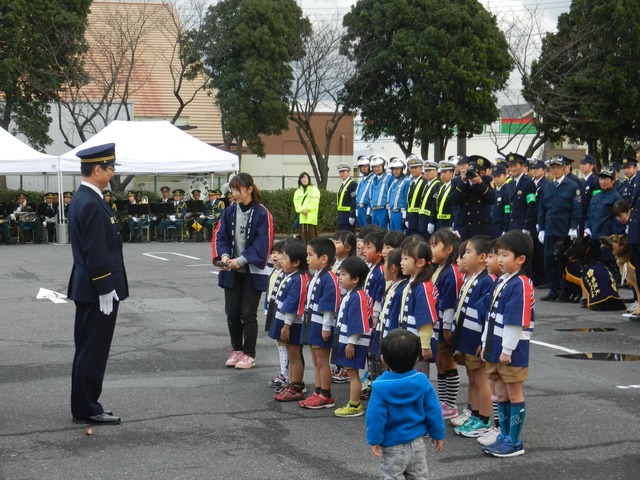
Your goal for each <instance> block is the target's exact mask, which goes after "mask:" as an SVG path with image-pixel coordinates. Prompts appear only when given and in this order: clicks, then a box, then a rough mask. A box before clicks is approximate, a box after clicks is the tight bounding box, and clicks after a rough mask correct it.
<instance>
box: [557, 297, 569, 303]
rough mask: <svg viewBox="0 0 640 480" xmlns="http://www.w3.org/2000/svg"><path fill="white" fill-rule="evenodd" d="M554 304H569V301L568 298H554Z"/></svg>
mask: <svg viewBox="0 0 640 480" xmlns="http://www.w3.org/2000/svg"><path fill="white" fill-rule="evenodd" d="M556 302H558V303H571V299H570V298H569V297H558V298H556Z"/></svg>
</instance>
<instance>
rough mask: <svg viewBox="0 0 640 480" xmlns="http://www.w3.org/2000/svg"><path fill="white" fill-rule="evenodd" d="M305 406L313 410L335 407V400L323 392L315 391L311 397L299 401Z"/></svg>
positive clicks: (299, 403)
mask: <svg viewBox="0 0 640 480" xmlns="http://www.w3.org/2000/svg"><path fill="white" fill-rule="evenodd" d="M298 405H300V406H301V407H303V408H309V409H311V410H319V409H321V408H333V406H334V405H335V400H334V399H333V397H325V396H324V395H322V394H321V393H315V392H314V394H313V395H311V396H310V397H309V398H306V399H304V400H300V401H299V402H298Z"/></svg>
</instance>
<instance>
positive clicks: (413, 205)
mask: <svg viewBox="0 0 640 480" xmlns="http://www.w3.org/2000/svg"><path fill="white" fill-rule="evenodd" d="M423 183H424V178H422V177H420V178H419V179H418V181H417V182H415V190H414V191H413V195H411V200H409V199H408V198H407V212H409V213H419V212H420V207H419V206H418V194H419V193H420V189H421V188H422V184H423ZM412 185H414V183H413V180H411V185H409V190H411V186H412Z"/></svg>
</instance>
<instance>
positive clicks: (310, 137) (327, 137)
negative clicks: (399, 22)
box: [289, 16, 353, 188]
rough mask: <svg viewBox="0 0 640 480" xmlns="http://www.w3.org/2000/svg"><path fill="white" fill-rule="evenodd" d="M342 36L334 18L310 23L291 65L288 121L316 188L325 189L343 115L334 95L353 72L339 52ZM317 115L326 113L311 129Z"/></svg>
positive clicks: (350, 65)
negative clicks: (302, 53) (301, 54)
mask: <svg viewBox="0 0 640 480" xmlns="http://www.w3.org/2000/svg"><path fill="white" fill-rule="evenodd" d="M343 33H344V29H343V28H342V26H341V24H340V21H339V18H338V17H337V16H336V17H334V18H333V19H331V20H318V21H316V22H314V24H313V32H312V34H311V35H309V37H308V38H306V42H305V47H304V48H305V52H306V55H305V56H304V58H302V59H301V60H300V61H298V62H295V64H294V75H295V81H294V84H293V86H292V93H291V110H290V112H289V120H291V121H292V122H293V123H294V124H295V128H296V133H297V134H298V138H299V139H300V142H301V143H302V146H303V148H304V150H305V152H306V153H307V157H308V158H309V163H310V165H311V168H312V170H313V174H314V176H315V178H316V182H317V183H318V186H319V187H320V188H326V186H327V179H328V175H329V156H330V151H331V142H332V140H333V135H334V134H335V132H336V129H337V128H338V124H339V123H340V121H341V120H342V119H343V118H344V116H345V113H343V112H342V105H341V102H340V101H339V99H338V94H339V92H340V90H341V89H342V87H343V86H344V82H345V80H346V79H347V78H349V77H350V76H351V75H352V73H353V65H352V63H351V62H350V61H349V60H347V58H346V57H344V56H342V55H340V53H339V48H340V41H341V39H342V36H343ZM320 112H322V113H327V114H328V118H327V119H326V120H323V121H324V128H323V129H322V130H320V129H318V128H314V124H315V123H316V122H314V121H313V120H314V118H315V115H316V114H317V113H320ZM316 121H317V118H316Z"/></svg>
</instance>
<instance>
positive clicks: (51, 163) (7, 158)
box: [0, 128, 58, 175]
mask: <svg viewBox="0 0 640 480" xmlns="http://www.w3.org/2000/svg"><path fill="white" fill-rule="evenodd" d="M57 171H58V157H56V156H54V155H46V154H44V153H40V152H38V151H37V150H34V149H33V148H31V147H30V146H28V145H26V144H24V143H22V142H21V141H20V140H18V139H17V138H15V137H14V136H13V135H11V134H10V133H9V132H7V131H6V130H5V129H3V128H0V174H17V175H23V174H35V173H39V174H42V173H56V172H57Z"/></svg>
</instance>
